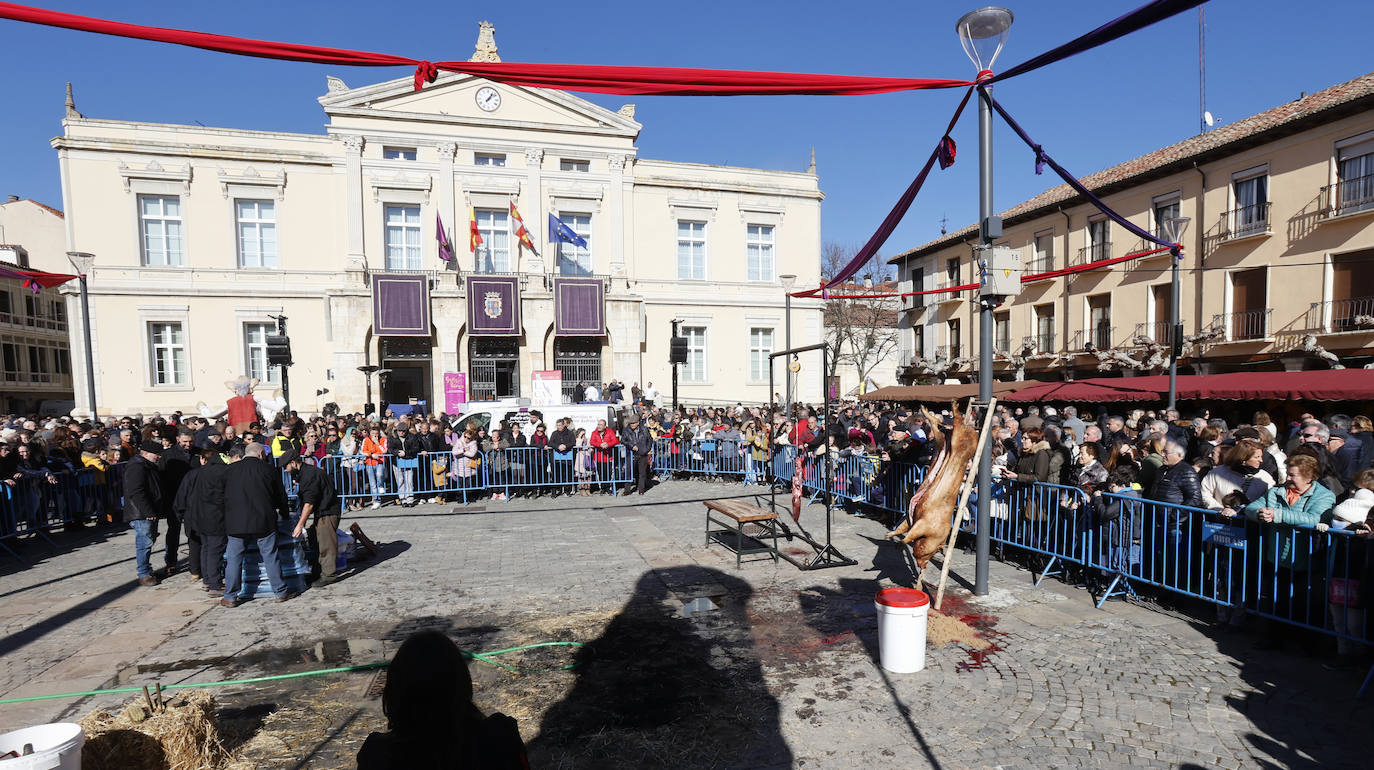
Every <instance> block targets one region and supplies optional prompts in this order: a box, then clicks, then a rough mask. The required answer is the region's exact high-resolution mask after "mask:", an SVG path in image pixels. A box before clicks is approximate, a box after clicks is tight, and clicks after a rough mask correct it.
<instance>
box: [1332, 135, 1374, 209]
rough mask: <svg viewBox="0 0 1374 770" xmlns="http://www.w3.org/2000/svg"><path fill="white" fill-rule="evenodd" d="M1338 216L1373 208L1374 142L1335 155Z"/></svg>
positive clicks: (1369, 141) (1338, 151)
mask: <svg viewBox="0 0 1374 770" xmlns="http://www.w3.org/2000/svg"><path fill="white" fill-rule="evenodd" d="M1336 182H1337V184H1336V213H1337V214H1348V213H1350V212H1352V211H1363V210H1364V209H1367V208H1374V139H1365V140H1364V141H1357V142H1354V143H1351V144H1347V145H1346V146H1344V147H1341V148H1340V149H1339V150H1337V151H1336Z"/></svg>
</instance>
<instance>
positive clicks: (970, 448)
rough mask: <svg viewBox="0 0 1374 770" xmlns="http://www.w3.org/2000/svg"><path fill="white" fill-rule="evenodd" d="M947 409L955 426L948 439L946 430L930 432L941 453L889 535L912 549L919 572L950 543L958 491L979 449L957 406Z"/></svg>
mask: <svg viewBox="0 0 1374 770" xmlns="http://www.w3.org/2000/svg"><path fill="white" fill-rule="evenodd" d="M950 406H951V407H952V412H953V414H954V427H953V428H951V429H950V430H949V431H948V433H949V435H948V436H947V437H946V435H945V430H942V429H939V428H936V429H934V430H932V432H931V436H930V439H929V440H931V441H938V442H940V452H939V454H938V455H937V456H936V458H935V463H934V464H933V465H932V466H931V467H930V471H929V473H928V474H927V475H926V479H925V483H923V484H921V486H920V487H919V488H918V489H917V490H916V494H914V495H912V497H911V504H910V505H909V506H907V512H906V518H905V519H904V520H903V521H902V523H901V524H899V525H898V526H897V528H896V529H894V530H892V532H891V533H889V534H888V537H889V538H892V539H894V540H896V539H900V540H901V541H902V544H903V545H910V546H911V553H912V555H913V556H914V557H915V558H916V566H917V567H919V568H921V569H925V567H926V564H928V563H930V557H931V556H934V555H935V554H936V553H937V552H939V550H940V549H941V548H943V547H944V545H945V542H946V541H947V540H949V528H950V526H951V523H952V520H953V518H954V506H955V505H957V504H958V502H959V488H960V486H961V485H962V484H963V483H964V475H965V473H966V472H967V471H968V464H969V460H971V459H973V455H974V453H975V452H976V451H977V449H978V431H976V430H974V429H973V427H972V426H970V425H968V424H966V423H965V420H964V415H963V414H961V413H960V412H959V406H958V404H957V403H955V404H951V405H950ZM921 412H922V413H923V414H924V415H925V417H926V421H927V422H928V423H929V424H930V425H931V426H939V425H940V418H939V416H938V415H934V414H931V413H930V411H929V410H927V409H926V408H925V407H921Z"/></svg>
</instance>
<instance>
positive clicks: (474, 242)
mask: <svg viewBox="0 0 1374 770" xmlns="http://www.w3.org/2000/svg"><path fill="white" fill-rule="evenodd" d="M468 232H469V233H470V234H469V235H468V249H469V250H470V251H471V252H472V253H473V254H476V253H477V247H478V246H481V245H482V231H481V230H478V229H477V212H475V211H473V210H472V206H468Z"/></svg>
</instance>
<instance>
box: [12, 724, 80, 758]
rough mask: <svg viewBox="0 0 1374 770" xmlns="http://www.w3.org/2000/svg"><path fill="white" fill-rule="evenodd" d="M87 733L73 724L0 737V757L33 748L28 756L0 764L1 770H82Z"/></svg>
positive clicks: (36, 728) (19, 731)
mask: <svg viewBox="0 0 1374 770" xmlns="http://www.w3.org/2000/svg"><path fill="white" fill-rule="evenodd" d="M85 743H86V732H85V731H84V730H82V729H81V725H79V724H76V723H75V722H55V723H53V724H48V725H38V726H37V727H26V728H24V729H23V730H15V731H14V732H10V733H5V734H4V735H0V755H4V754H6V753H8V752H11V751H13V752H15V753H19V752H22V751H23V750H24V746H25V744H29V745H32V746H33V753H32V754H30V755H28V756H26V757H25V756H21V757H15V758H12V759H3V760H0V768H3V770H81V747H82V745H84V744H85Z"/></svg>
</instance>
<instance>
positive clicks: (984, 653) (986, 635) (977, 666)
mask: <svg viewBox="0 0 1374 770" xmlns="http://www.w3.org/2000/svg"><path fill="white" fill-rule="evenodd" d="M940 611H941V612H943V613H945V614H946V615H949V616H951V617H954V618H957V619H958V620H959V622H961V623H963V624H964V625H966V626H968V627H970V628H972V629H973V630H974V631H977V632H978V636H980V637H982V638H983V640H984V641H986V642H987V643H988V644H989V645H991V646H990V647H988V648H986V649H982V650H965V652H966V653H967V654H968V658H969V659H968V660H961V661H959V662H958V663H956V664H955V665H954V670H955V671H958V672H960V673H964V672H967V671H984V670H991V671H995V672H997V676H998V677H1002V676H1003V674H1002V669H1001V668H999V667H998V666H997V662H996V660H995V659H994V656H995V655H996V654H997V653H999V652H1002V651H1003V650H1004V649H1006V647H1005V646H1003V644H1001V643H999V640H1001V639H1005V638H1006V634H1004V633H1002V632H1001V631H997V630H995V629H994V626H996V625H997V616H996V615H990V614H987V613H984V612H980V611H978V610H977V609H975V608H973V607H970V606H969V604H968V602H967V601H965V600H964V599H963V598H961V597H958V596H946V597H945V599H944V602H943V604H942V606H941V608H940Z"/></svg>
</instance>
